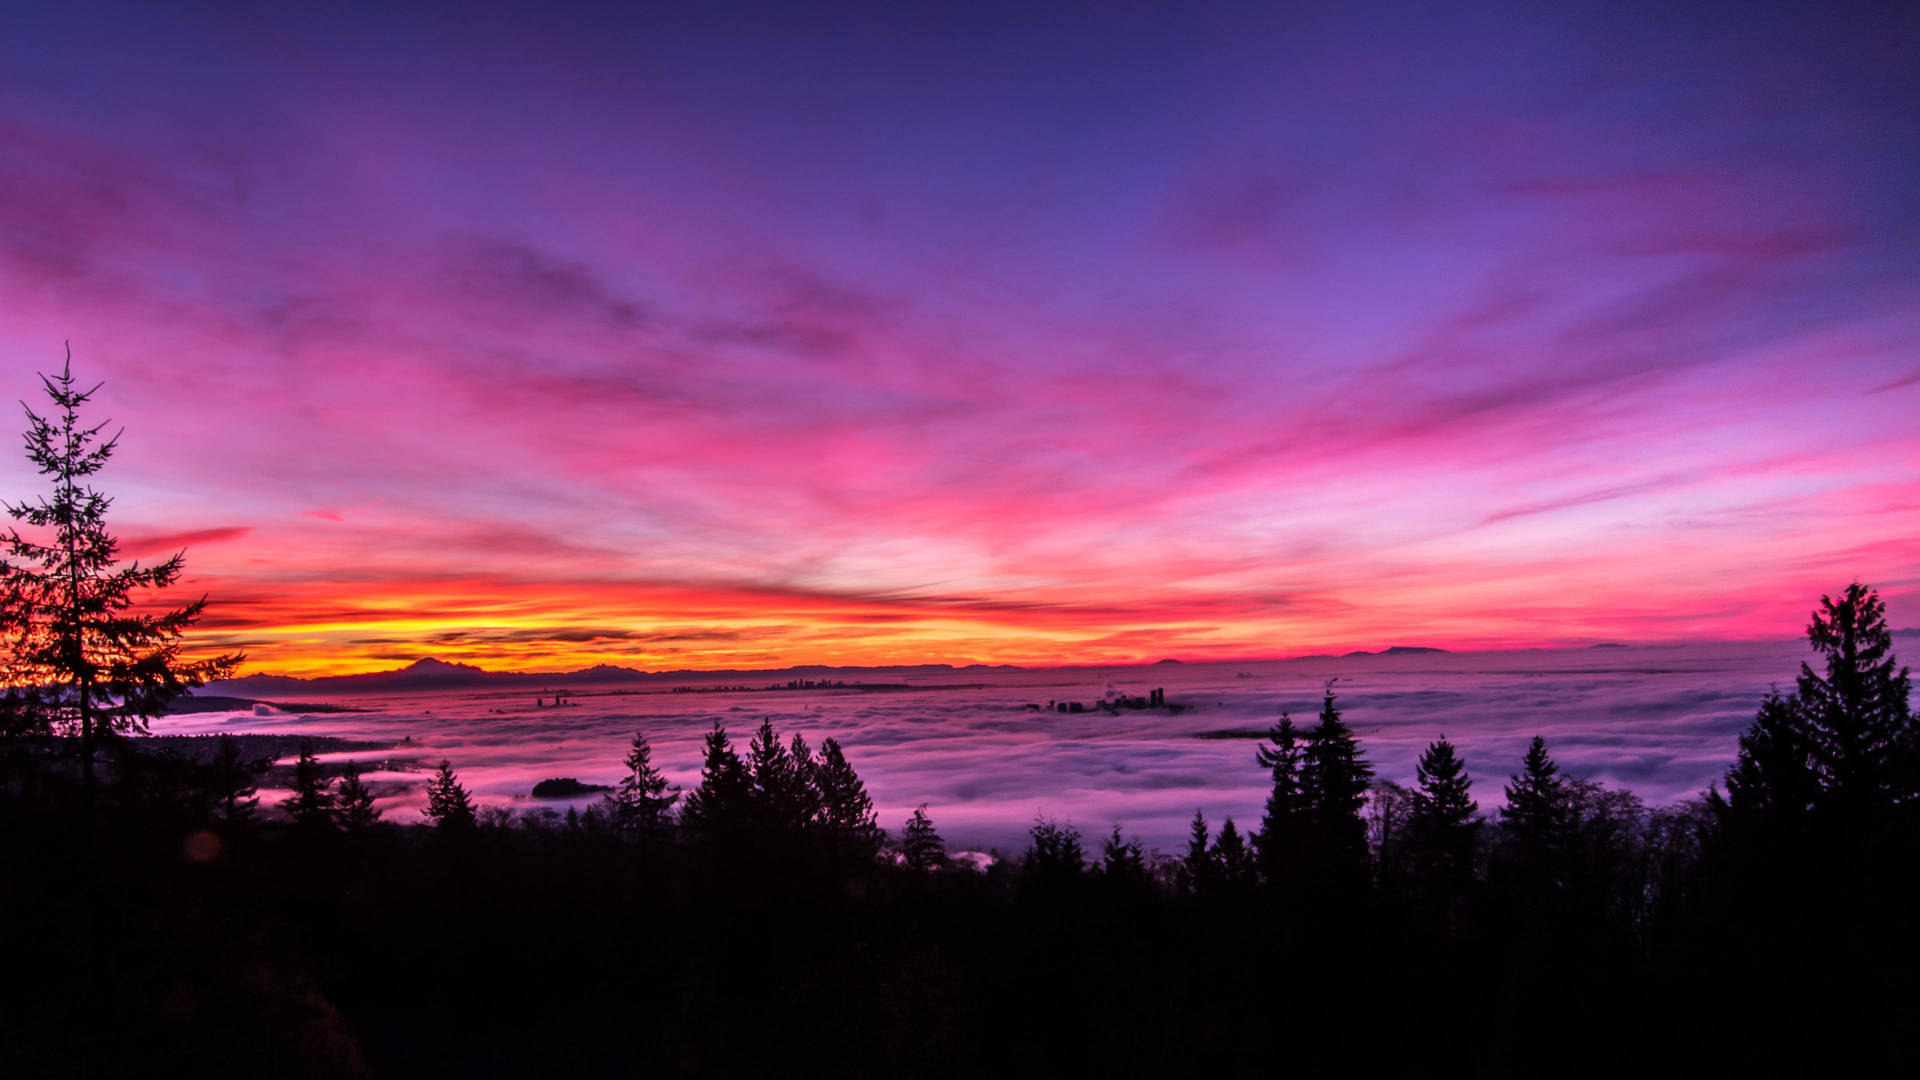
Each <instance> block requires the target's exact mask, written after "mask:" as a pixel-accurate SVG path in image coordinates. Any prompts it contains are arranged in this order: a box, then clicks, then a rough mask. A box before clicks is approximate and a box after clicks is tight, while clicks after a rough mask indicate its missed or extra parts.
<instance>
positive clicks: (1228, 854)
mask: <svg viewBox="0 0 1920 1080" xmlns="http://www.w3.org/2000/svg"><path fill="white" fill-rule="evenodd" d="M1212 857H1213V874H1214V877H1215V878H1216V879H1217V880H1218V881H1219V882H1220V883H1221V884H1222V885H1224V886H1226V887H1228V888H1230V889H1236V890H1245V889H1247V888H1251V887H1252V886H1253V884H1254V881H1255V875H1256V873H1257V870H1256V868H1255V866H1254V861H1253V853H1252V852H1250V851H1248V850H1247V843H1246V841H1245V840H1243V839H1241V837H1240V830H1239V828H1238V827H1236V826H1235V825H1234V823H1233V819H1232V818H1228V819H1226V820H1225V821H1223V822H1221V823H1220V835H1219V837H1218V838H1216V839H1215V840H1214V842H1213V852H1212Z"/></svg>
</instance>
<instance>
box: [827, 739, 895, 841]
mask: <svg viewBox="0 0 1920 1080" xmlns="http://www.w3.org/2000/svg"><path fill="white" fill-rule="evenodd" d="M815 775H816V777H817V782H818V786H819V791H820V813H819V819H818V820H819V822H820V824H821V825H822V826H823V827H824V828H825V829H826V830H827V833H828V835H829V836H831V837H833V838H834V840H835V841H836V842H837V843H838V844H840V845H841V846H842V847H843V848H845V849H847V850H849V851H851V852H854V853H865V854H868V855H871V854H872V853H874V852H875V851H878V850H879V848H880V841H881V840H882V839H883V838H884V837H885V835H886V834H885V833H883V832H882V831H881V830H880V816H879V815H878V814H876V813H875V812H874V809H873V800H872V799H871V798H869V797H868V795H867V785H866V784H864V783H862V782H861V780H860V775H859V774H858V773H856V772H854V771H853V766H852V765H851V764H849V763H848V762H847V756H846V754H844V753H842V752H841V750H840V744H839V743H838V742H835V741H834V740H833V739H830V738H829V739H822V740H820V764H819V768H818V769H816V770H815Z"/></svg>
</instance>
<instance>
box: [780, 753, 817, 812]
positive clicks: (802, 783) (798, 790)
mask: <svg viewBox="0 0 1920 1080" xmlns="http://www.w3.org/2000/svg"><path fill="white" fill-rule="evenodd" d="M787 756H788V757H789V758H791V759H793V777H794V782H793V789H792V800H793V809H792V813H793V815H794V816H795V818H797V819H798V820H800V821H804V822H812V821H815V820H817V819H818V818H819V816H820V762H819V759H817V758H816V757H815V756H814V753H813V748H812V747H810V746H808V745H807V740H806V737H805V736H803V735H801V734H800V733H799V732H797V731H796V732H794V735H793V741H792V742H791V743H789V744H788V745H787Z"/></svg>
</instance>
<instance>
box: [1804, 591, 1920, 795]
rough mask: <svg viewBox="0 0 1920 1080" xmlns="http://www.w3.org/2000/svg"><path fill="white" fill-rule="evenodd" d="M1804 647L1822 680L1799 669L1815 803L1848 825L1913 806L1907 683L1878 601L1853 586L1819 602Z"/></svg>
mask: <svg viewBox="0 0 1920 1080" xmlns="http://www.w3.org/2000/svg"><path fill="white" fill-rule="evenodd" d="M1807 640H1808V641H1810V642H1811V643H1812V644H1813V647H1814V648H1815V649H1816V650H1818V651H1819V652H1820V653H1821V654H1822V655H1823V656H1825V658H1826V664H1825V668H1826V670H1825V672H1824V673H1821V672H1816V671H1815V670H1814V669H1813V666H1812V665H1810V664H1806V663H1802V664H1801V665H1800V680H1799V683H1800V686H1799V708H1800V711H1801V713H1802V715H1803V717H1804V720H1805V723H1806V729H1807V733H1808V735H1809V740H1808V741H1809V746H1808V749H1809V750H1810V751H1811V752H1812V757H1813V765H1814V771H1815V773H1816V775H1817V777H1818V779H1819V784H1820V793H1819V795H1818V797H1817V799H1816V802H1818V803H1819V804H1821V808H1822V809H1826V810H1831V811H1834V812H1835V813H1837V814H1838V815H1840V816H1841V817H1843V818H1846V819H1848V820H1858V819H1860V818H1863V817H1864V816H1865V815H1868V814H1872V813H1875V812H1877V811H1880V810H1883V809H1885V808H1886V807H1888V806H1891V805H1894V804H1896V803H1904V802H1907V801H1909V800H1911V799H1913V798H1914V797H1915V796H1916V795H1920V792H1916V791H1914V790H1913V789H1912V786H1911V780H1912V771H1911V769H1910V768H1909V767H1908V766H1909V762H1908V761H1907V760H1906V759H1907V758H1908V756H1909V755H1911V754H1912V753H1913V751H1914V730H1915V722H1914V717H1913V713H1912V712H1911V711H1910V705H1909V694H1910V692H1911V689H1912V680H1911V679H1910V678H1909V675H1908V669H1906V668H1904V667H1900V666H1898V661H1897V660H1896V659H1895V657H1894V655H1893V635H1892V634H1891V632H1890V631H1889V630H1888V629H1887V609H1886V605H1885V604H1883V603H1882V602H1881V600H1880V595H1879V594H1878V593H1876V592H1875V591H1873V590H1872V589H1869V588H1867V587H1866V586H1864V585H1862V584H1860V583H1859V582H1854V583H1853V584H1851V585H1849V586H1847V590H1846V591H1845V592H1844V593H1842V594H1841V595H1840V599H1838V600H1835V599H1833V598H1832V597H1828V596H1822V597H1821V598H1820V608H1819V610H1817V611H1815V612H1814V613H1813V621H1812V622H1811V623H1809V624H1808V626H1807Z"/></svg>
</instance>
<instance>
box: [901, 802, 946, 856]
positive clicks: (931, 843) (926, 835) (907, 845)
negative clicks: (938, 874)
mask: <svg viewBox="0 0 1920 1080" xmlns="http://www.w3.org/2000/svg"><path fill="white" fill-rule="evenodd" d="M900 854H901V857H902V858H903V859H905V860H906V864H907V868H908V869H910V870H921V871H926V870H943V869H945V868H946V865H947V847H946V842H945V841H943V840H941V839H940V834H939V833H938V832H936V831H934V828H933V819H932V818H930V817H928V816H927V804H926V803H921V804H920V805H919V806H918V807H917V808H916V809H915V810H914V811H913V816H912V817H910V818H908V819H907V827H906V828H905V829H903V830H901V832H900Z"/></svg>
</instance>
